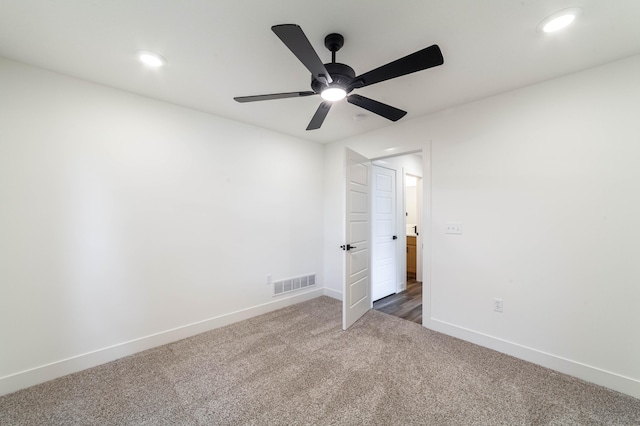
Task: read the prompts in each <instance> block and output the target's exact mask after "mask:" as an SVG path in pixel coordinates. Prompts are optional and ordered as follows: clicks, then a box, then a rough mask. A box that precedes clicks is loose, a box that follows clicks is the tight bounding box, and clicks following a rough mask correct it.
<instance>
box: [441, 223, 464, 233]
mask: <svg viewBox="0 0 640 426" xmlns="http://www.w3.org/2000/svg"><path fill="white" fill-rule="evenodd" d="M444 233H445V234H462V224H461V223H458V222H455V223H454V222H448V223H445V224H444Z"/></svg>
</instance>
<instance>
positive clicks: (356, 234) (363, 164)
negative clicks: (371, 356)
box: [342, 149, 371, 330]
mask: <svg viewBox="0 0 640 426" xmlns="http://www.w3.org/2000/svg"><path fill="white" fill-rule="evenodd" d="M346 151H347V152H346V165H345V167H346V195H347V200H346V207H347V209H346V210H347V211H346V233H345V235H346V244H345V255H346V262H345V280H344V286H343V293H342V294H343V297H342V328H343V329H344V330H346V329H347V328H349V327H351V326H352V325H353V323H355V322H356V321H357V320H358V319H359V318H360V317H361V316H362V315H364V314H365V313H366V312H367V311H368V310H369V309H371V287H370V271H369V260H370V256H371V253H370V250H369V239H370V237H369V234H370V224H369V207H370V204H369V203H370V199H369V193H370V186H371V185H370V182H369V179H370V176H369V171H370V170H369V167H370V162H369V160H368V159H367V158H365V157H363V156H362V155H360V154H358V153H356V152H354V151H351V150H350V149H347V150H346Z"/></svg>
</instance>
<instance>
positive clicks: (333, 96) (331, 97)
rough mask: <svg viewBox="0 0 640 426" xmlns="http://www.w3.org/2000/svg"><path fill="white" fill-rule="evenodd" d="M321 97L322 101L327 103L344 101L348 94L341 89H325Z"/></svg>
mask: <svg viewBox="0 0 640 426" xmlns="http://www.w3.org/2000/svg"><path fill="white" fill-rule="evenodd" d="M320 96H322V99H324V100H325V101H331V102H333V101H339V100H341V99H344V98H345V96H347V92H346V90H344V89H343V88H341V87H329V88H326V89H324V90H323V91H322V93H320Z"/></svg>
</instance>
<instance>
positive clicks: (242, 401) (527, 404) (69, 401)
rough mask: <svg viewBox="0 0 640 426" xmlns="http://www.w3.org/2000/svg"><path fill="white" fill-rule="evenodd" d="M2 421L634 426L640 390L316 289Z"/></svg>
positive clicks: (77, 377) (76, 377)
mask: <svg viewBox="0 0 640 426" xmlns="http://www.w3.org/2000/svg"><path fill="white" fill-rule="evenodd" d="M0 424H2V425H62V424H65V425H66V424H73V425H76V424H78V425H129V424H134V425H159V424H167V425H169V424H171V425H226V424H233V425H236V424H256V425H263V424H264V425H271V424H274V425H303V424H308V425H351V424H353V425H356V424H361V425H376V424H379V425H412V424H422V425H602V424H607V425H640V400H638V399H635V398H631V397H629V396H626V395H623V394H620V393H617V392H614V391H610V390H607V389H605V388H602V387H599V386H595V385H592V384H589V383H586V382H583V381H581V380H578V379H575V378H572V377H569V376H566V375H563V374H559V373H555V372H553V371H551V370H548V369H545V368H543V367H540V366H537V365H534V364H531V363H528V362H525V361H521V360H518V359H515V358H513V357H510V356H507V355H503V354H500V353H497V352H494V351H492V350H489V349H485V348H482V347H479V346H476V345H473V344H470V343H467V342H464V341H461V340H458V339H454V338H451V337H448V336H445V335H442V334H439V333H435V332H432V331H429V330H427V329H425V328H423V327H421V326H420V325H418V324H415V323H412V322H409V321H404V320H402V319H399V318H395V317H392V316H389V315H387V314H384V313H381V312H376V311H370V312H369V313H367V314H366V315H365V316H364V317H363V318H362V319H360V320H359V321H358V322H357V323H356V324H355V325H354V326H353V327H352V329H350V330H349V331H347V332H343V331H342V330H341V304H340V303H339V302H337V301H335V300H333V299H330V298H327V297H320V298H317V299H314V300H311V301H308V302H304V303H301V304H298V305H295V306H291V307H288V308H285V309H281V310H278V311H275V312H271V313H269V314H266V315H262V316H259V317H256V318H253V319H250V320H247V321H243V322H240V323H236V324H233V325H230V326H227V327H224V328H220V329H217V330H213V331H210V332H207V333H203V334H200V335H197V336H194V337H192V338H189V339H185V340H181V341H178V342H175V343H171V344H168V345H165V346H161V347H158V348H155V349H151V350H148V351H145V352H142V353H139V354H136V355H133V356H130V357H127V358H123V359H120V360H117V361H114V362H110V363H108V364H104V365H101V366H98V367H95V368H91V369H89V370H85V371H82V372H79V373H76V374H72V375H69V376H65V377H62V378H60V379H56V380H53V381H50V382H47V383H43V384H41V385H37V386H34V387H31V388H29V389H25V390H22V391H19V392H16V393H13V394H10V395H5V396H3V397H0Z"/></svg>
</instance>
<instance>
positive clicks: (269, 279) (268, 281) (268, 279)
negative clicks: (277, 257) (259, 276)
mask: <svg viewBox="0 0 640 426" xmlns="http://www.w3.org/2000/svg"><path fill="white" fill-rule="evenodd" d="M269 284H271V274H267V285H269Z"/></svg>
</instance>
